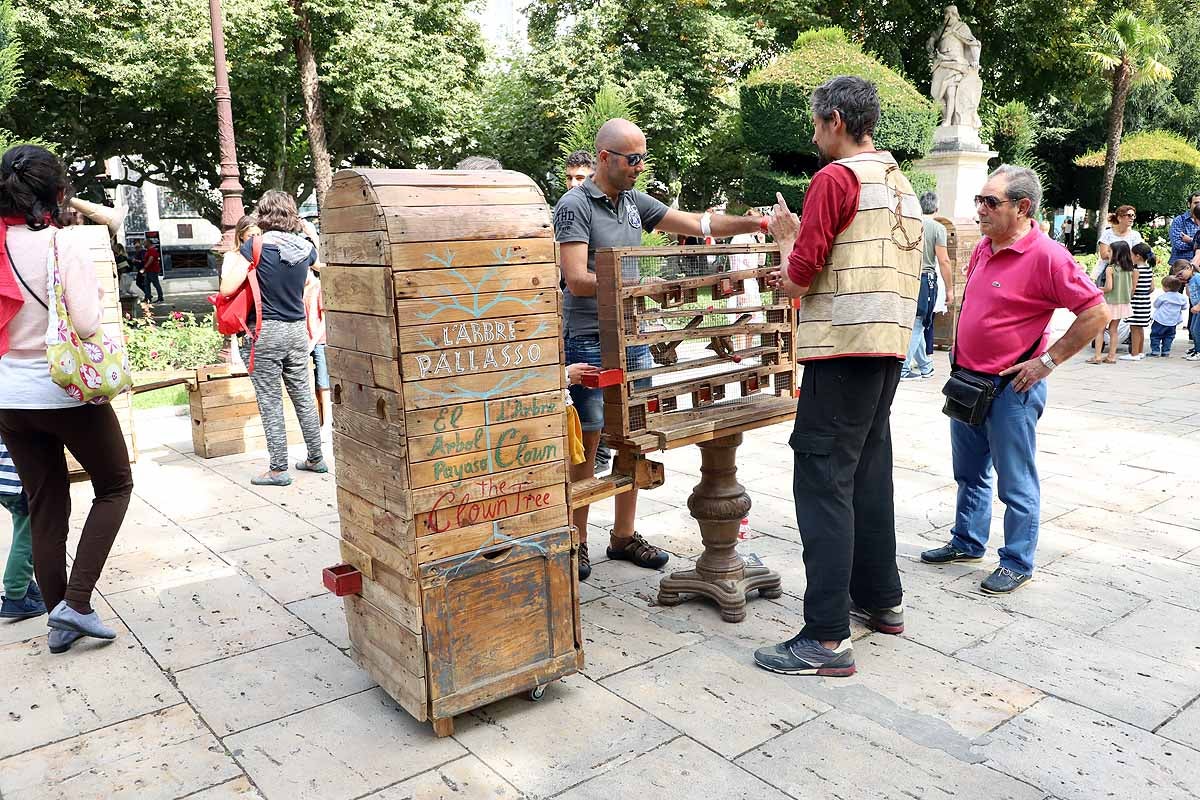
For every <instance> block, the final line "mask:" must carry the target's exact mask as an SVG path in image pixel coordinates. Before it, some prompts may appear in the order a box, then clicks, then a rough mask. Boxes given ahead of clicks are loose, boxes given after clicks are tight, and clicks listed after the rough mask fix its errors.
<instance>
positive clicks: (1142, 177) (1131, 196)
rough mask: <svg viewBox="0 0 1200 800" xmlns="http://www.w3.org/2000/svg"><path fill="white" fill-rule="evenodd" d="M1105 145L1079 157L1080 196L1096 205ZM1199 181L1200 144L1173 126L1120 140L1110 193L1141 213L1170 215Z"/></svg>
mask: <svg viewBox="0 0 1200 800" xmlns="http://www.w3.org/2000/svg"><path fill="white" fill-rule="evenodd" d="M1105 155H1106V149H1105V148H1098V149H1096V150H1092V151H1091V152H1089V153H1085V154H1084V155H1082V156H1080V157H1079V158H1077V159H1075V166H1076V167H1079V168H1080V170H1079V181H1078V186H1079V187H1080V196H1081V199H1082V200H1083V201H1084V204H1085V205H1088V206H1090V207H1093V208H1096V207H1098V205H1096V201H1098V200H1099V197H1100V190H1101V184H1102V182H1103V177H1104V159H1105ZM1196 187H1200V150H1197V149H1196V148H1195V147H1194V146H1192V144H1191V143H1190V142H1188V141H1187V140H1186V139H1184V138H1183V137H1182V136H1180V135H1178V134H1176V133H1171V132H1169V131H1161V130H1159V131H1144V132H1142V133H1135V134H1132V135H1130V136H1126V137H1125V138H1124V139H1123V140H1122V142H1121V153H1120V156H1119V158H1118V160H1117V176H1116V179H1115V180H1114V181H1113V186H1112V198H1113V202H1114V203H1116V204H1118V205H1125V204H1128V205H1131V206H1134V207H1135V208H1137V210H1138V216H1139V217H1144V216H1145V215H1147V214H1149V215H1151V216H1156V215H1160V214H1162V215H1171V214H1175V213H1177V212H1178V210H1179V209H1180V208H1183V206H1184V205H1185V202H1186V198H1185V197H1184V195H1186V193H1187V192H1189V191H1193V190H1194V189H1195V188H1196Z"/></svg>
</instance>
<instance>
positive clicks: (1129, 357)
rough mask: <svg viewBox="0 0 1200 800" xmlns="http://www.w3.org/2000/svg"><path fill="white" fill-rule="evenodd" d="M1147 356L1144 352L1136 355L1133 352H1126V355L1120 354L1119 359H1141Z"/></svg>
mask: <svg viewBox="0 0 1200 800" xmlns="http://www.w3.org/2000/svg"><path fill="white" fill-rule="evenodd" d="M1145 357H1146V356H1145V355H1144V354H1141V355H1136V356H1135V355H1133V354H1132V353H1126V354H1125V355H1123V356H1120V357H1119V360H1121V361H1141V360H1142V359H1143V358H1145Z"/></svg>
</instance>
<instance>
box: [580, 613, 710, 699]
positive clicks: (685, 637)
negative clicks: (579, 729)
mask: <svg viewBox="0 0 1200 800" xmlns="http://www.w3.org/2000/svg"><path fill="white" fill-rule="evenodd" d="M582 616H583V651H584V662H585V663H584V668H583V671H584V674H586V675H588V676H589V677H591V678H593V679H594V680H599V679H600V678H603V677H604V676H606V675H612V674H613V673H615V672H620V671H621V670H623V669H628V668H629V667H632V666H634V665H636V664H641V663H643V662H646V661H649V660H651V659H653V658H657V657H658V656H661V655H663V654H665V653H670V652H672V651H674V650H678V649H679V648H681V647H686V646H687V645H689V644H692V643H694V642H697V641H699V640H700V639H701V638H702V637H701V636H700V635H699V634H698V633H697V632H694V631H680V632H675V631H672V630H671V629H670V628H668V627H665V626H663V625H660V624H658V623H657V622H656V621H655V618H654V617H653V615H651V614H649V613H647V612H646V611H645V610H643V609H640V608H638V607H637V606H635V605H632V604H630V603H626V602H625V601H624V600H620V599H618V598H615V597H602V598H600V599H598V600H594V601H593V602H591V603H588V604H587V605H585V606H583V608H582Z"/></svg>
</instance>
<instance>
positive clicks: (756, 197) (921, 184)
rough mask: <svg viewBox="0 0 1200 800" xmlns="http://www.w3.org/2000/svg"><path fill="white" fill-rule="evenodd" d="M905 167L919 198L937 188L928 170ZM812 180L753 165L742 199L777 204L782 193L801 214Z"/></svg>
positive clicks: (748, 202)
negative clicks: (777, 196) (779, 194)
mask: <svg viewBox="0 0 1200 800" xmlns="http://www.w3.org/2000/svg"><path fill="white" fill-rule="evenodd" d="M904 167H905V169H904V170H903V172H904V175H905V177H907V178H908V182H909V183H911V184H912V187H913V191H914V192H916V193H917V197H920V196H921V194H922V193H924V192H934V191H937V179H936V178H934V177H933V176H932V175H930V174H929V173H928V172H920V171H919V170H915V169H909V168H908V165H907V164H905V165H904ZM811 182H812V177H811V176H809V175H788V174H787V173H785V172H774V171H772V170H769V169H765V168H763V167H762V166H761V164H758V165H751V166H748V167H747V168H746V172H745V174H744V175H743V176H742V201H743V202H745V203H746V205H750V206H773V205H775V193H776V192H779V193H781V194H782V195H783V199H784V200H786V201H787V204H788V208H790V209H791V210H792V211H795V212H797V213H799V211H800V209H801V208H802V207H803V205H804V195H805V194H807V193H808V185H809V184H810V183H811Z"/></svg>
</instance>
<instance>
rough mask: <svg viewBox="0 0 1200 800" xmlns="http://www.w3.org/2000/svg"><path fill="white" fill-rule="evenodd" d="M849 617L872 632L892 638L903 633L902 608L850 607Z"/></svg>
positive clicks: (852, 605)
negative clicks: (888, 635) (886, 634)
mask: <svg viewBox="0 0 1200 800" xmlns="http://www.w3.org/2000/svg"><path fill="white" fill-rule="evenodd" d="M850 616H852V617H854V618H855V619H857V620H859V621H861V622H862V623H863V624H864V625H866V626H867V627H868V628H870V629H871V630H873V631H879V632H880V633H888V634H891V635H892V636H896V635H899V634H901V633H904V606H895V607H894V608H861V607H859V606H857V605H854V604H851V605H850Z"/></svg>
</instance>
